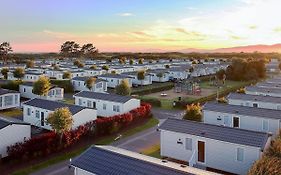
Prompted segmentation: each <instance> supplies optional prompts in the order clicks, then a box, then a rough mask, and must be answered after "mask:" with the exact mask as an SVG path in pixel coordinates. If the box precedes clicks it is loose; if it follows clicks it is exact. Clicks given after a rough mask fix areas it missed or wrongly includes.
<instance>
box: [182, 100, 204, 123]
mask: <svg viewBox="0 0 281 175" xmlns="http://www.w3.org/2000/svg"><path fill="white" fill-rule="evenodd" d="M201 110H202V108H201V106H200V104H199V103H197V104H191V105H187V107H186V113H185V116H184V117H183V118H184V119H186V120H192V121H198V122H200V121H202V112H201Z"/></svg>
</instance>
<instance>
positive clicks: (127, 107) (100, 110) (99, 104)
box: [75, 97, 140, 117]
mask: <svg viewBox="0 0 281 175" xmlns="http://www.w3.org/2000/svg"><path fill="white" fill-rule="evenodd" d="M79 99H80V101H81V103H79ZM88 101H89V102H90V103H89V102H88ZM94 102H95V103H96V109H97V115H98V116H102V117H110V116H114V115H118V114H124V113H127V112H129V111H131V110H133V109H136V108H138V107H140V100H138V99H131V100H129V101H128V102H126V103H118V102H112V101H105V100H98V99H91V98H82V97H75V105H79V106H83V107H89V108H93V103H94ZM88 104H90V106H88ZM104 105H106V109H104V107H103V106H104ZM114 105H115V106H119V109H120V111H119V112H117V111H113V106H114Z"/></svg>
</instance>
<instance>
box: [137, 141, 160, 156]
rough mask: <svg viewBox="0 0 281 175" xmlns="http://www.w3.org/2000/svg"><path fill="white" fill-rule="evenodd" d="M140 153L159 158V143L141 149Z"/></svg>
mask: <svg viewBox="0 0 281 175" xmlns="http://www.w3.org/2000/svg"><path fill="white" fill-rule="evenodd" d="M141 154H144V155H147V156H151V157H155V158H158V159H161V155H160V145H159V144H157V145H153V146H152V147H150V148H147V149H145V150H143V151H141Z"/></svg>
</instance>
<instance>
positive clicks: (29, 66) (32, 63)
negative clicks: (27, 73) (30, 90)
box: [26, 60, 35, 68]
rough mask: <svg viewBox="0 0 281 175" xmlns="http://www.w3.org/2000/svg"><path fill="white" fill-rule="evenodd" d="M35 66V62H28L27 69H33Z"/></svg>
mask: <svg viewBox="0 0 281 175" xmlns="http://www.w3.org/2000/svg"><path fill="white" fill-rule="evenodd" d="M34 66H35V63H34V61H33V60H28V61H27V62H26V67H27V68H33V67H34Z"/></svg>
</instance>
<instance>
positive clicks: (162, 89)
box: [132, 84, 174, 95]
mask: <svg viewBox="0 0 281 175" xmlns="http://www.w3.org/2000/svg"><path fill="white" fill-rule="evenodd" d="M173 87H174V84H169V85H167V86H160V87H153V88H151V89H143V90H139V91H135V92H132V94H137V95H146V94H151V93H156V92H161V91H166V90H170V89H172V88H173Z"/></svg>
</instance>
